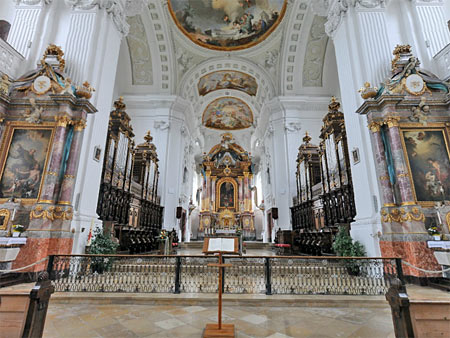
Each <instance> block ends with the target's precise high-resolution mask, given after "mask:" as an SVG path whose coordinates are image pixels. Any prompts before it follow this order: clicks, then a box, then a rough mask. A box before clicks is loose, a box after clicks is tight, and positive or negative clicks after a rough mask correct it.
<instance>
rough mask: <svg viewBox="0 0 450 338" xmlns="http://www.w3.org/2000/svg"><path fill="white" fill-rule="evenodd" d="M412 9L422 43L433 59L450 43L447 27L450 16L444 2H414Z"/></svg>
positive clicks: (428, 0) (421, 0) (440, 0)
mask: <svg viewBox="0 0 450 338" xmlns="http://www.w3.org/2000/svg"><path fill="white" fill-rule="evenodd" d="M447 2H448V1H447ZM412 7H413V11H412V13H413V17H414V18H415V19H416V20H415V22H416V23H418V24H417V25H416V27H415V29H416V30H417V33H418V34H420V37H421V43H423V44H425V46H424V47H425V48H426V50H427V52H428V57H429V58H430V59H431V58H433V57H434V56H435V55H436V54H437V53H438V52H439V51H440V50H441V49H442V48H444V47H445V46H446V45H447V44H448V43H450V32H449V29H448V26H447V20H449V16H450V14H449V13H445V10H446V8H445V7H444V1H442V0H427V1H424V0H412ZM447 10H448V7H447Z"/></svg>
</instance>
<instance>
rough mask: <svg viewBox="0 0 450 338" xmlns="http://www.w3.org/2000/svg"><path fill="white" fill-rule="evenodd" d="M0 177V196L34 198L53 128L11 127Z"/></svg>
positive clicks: (43, 168) (35, 197)
mask: <svg viewBox="0 0 450 338" xmlns="http://www.w3.org/2000/svg"><path fill="white" fill-rule="evenodd" d="M8 136H9V140H8V143H7V145H8V148H7V151H5V153H7V155H6V160H4V162H3V171H2V174H1V179H0V198H11V197H14V198H20V199H37V198H38V197H39V194H40V190H41V184H42V176H43V172H44V170H45V167H46V164H47V159H48V156H49V148H50V145H51V140H52V136H53V128H12V132H10V133H9V135H8Z"/></svg>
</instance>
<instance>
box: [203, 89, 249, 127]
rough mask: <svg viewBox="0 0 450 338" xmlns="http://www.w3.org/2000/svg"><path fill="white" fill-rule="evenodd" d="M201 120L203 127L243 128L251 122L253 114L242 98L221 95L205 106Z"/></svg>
mask: <svg viewBox="0 0 450 338" xmlns="http://www.w3.org/2000/svg"><path fill="white" fill-rule="evenodd" d="M202 122H203V125H204V126H205V127H208V128H212V129H220V130H237V129H245V128H248V127H250V126H251V125H252V124H253V114H252V112H251V110H250V108H249V106H247V104H245V103H244V102H243V101H242V100H239V99H237V98H234V97H221V98H218V99H216V100H214V101H213V102H211V103H210V104H209V105H208V106H207V107H206V109H205V111H204V113H203V118H202Z"/></svg>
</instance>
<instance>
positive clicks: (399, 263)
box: [395, 258, 405, 285]
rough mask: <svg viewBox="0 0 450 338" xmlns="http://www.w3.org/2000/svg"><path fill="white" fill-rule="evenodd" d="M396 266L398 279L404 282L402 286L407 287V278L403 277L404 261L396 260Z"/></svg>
mask: <svg viewBox="0 0 450 338" xmlns="http://www.w3.org/2000/svg"><path fill="white" fill-rule="evenodd" d="M395 265H396V268H397V277H398V279H400V281H401V282H402V285H405V277H404V276H403V268H402V259H401V258H396V259H395Z"/></svg>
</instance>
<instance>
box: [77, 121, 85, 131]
mask: <svg viewBox="0 0 450 338" xmlns="http://www.w3.org/2000/svg"><path fill="white" fill-rule="evenodd" d="M74 126H75V131H82V130H83V129H84V128H86V121H85V120H78V121H76V122H75V123H74Z"/></svg>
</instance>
